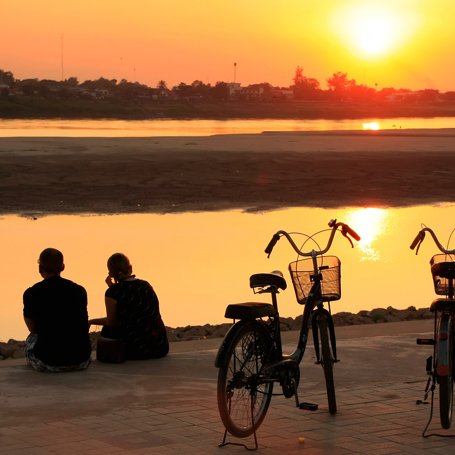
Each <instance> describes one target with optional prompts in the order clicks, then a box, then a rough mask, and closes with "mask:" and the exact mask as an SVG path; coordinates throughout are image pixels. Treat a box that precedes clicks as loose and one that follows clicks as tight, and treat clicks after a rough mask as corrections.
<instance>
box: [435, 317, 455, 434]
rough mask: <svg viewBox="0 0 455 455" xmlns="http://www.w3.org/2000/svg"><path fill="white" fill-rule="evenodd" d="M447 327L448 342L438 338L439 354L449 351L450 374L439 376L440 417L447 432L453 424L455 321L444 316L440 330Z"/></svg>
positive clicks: (441, 319)
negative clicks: (443, 344) (442, 350)
mask: <svg viewBox="0 0 455 455" xmlns="http://www.w3.org/2000/svg"><path fill="white" fill-rule="evenodd" d="M441 326H442V327H445V330H447V333H448V337H447V340H439V336H438V353H439V352H440V351H439V350H440V349H447V350H448V357H447V358H448V366H449V368H448V374H447V375H444V376H438V382H439V416H440V420H441V426H442V428H444V429H445V430H448V429H449V428H450V426H451V424H452V410H453V381H454V377H453V361H454V350H453V343H454V327H453V320H452V318H451V317H450V316H449V315H448V314H442V315H441V318H440V320H439V328H438V333H439V329H440V328H441ZM441 342H445V343H447V345H446V346H440V345H439V343H441Z"/></svg>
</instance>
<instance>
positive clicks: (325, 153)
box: [0, 129, 455, 216]
mask: <svg viewBox="0 0 455 455" xmlns="http://www.w3.org/2000/svg"><path fill="white" fill-rule="evenodd" d="M454 169H455V129H441V130H435V129H432V130H388V131H387V130H382V131H375V132H373V131H353V132H346V131H343V132H296V133H292V132H286V133H279V132H277V133H263V134H255V135H253V134H251V135H218V136H209V137H152V138H0V213H1V214H20V215H24V216H42V215H46V214H53V213H56V214H60V213H62V214H63V213H65V214H71V213H105V214H115V213H141V212H142V213H171V212H185V211H219V210H228V209H241V210H248V211H264V210H272V209H278V208H286V207H323V208H336V207H351V206H361V207H363V206H365V207H366V206H368V207H371V206H374V207H405V206H412V205H424V204H433V203H445V202H455V185H454V183H453V176H454Z"/></svg>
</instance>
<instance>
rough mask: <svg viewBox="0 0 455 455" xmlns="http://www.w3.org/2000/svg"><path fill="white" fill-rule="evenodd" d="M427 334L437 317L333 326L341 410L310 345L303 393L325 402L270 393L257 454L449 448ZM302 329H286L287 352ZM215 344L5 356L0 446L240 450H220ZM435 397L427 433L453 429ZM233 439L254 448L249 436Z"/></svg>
mask: <svg viewBox="0 0 455 455" xmlns="http://www.w3.org/2000/svg"><path fill="white" fill-rule="evenodd" d="M431 331H432V321H430V320H427V321H412V322H405V323H387V324H374V325H368V326H350V327H339V328H337V338H338V350H339V357H340V359H341V361H340V362H339V363H338V364H336V365H335V370H334V371H335V382H336V387H337V389H336V391H337V401H338V413H337V414H336V415H335V416H332V415H330V414H329V412H328V409H327V400H326V396H325V385H324V379H323V373H322V369H321V368H320V367H319V366H316V365H314V364H313V362H314V354H313V351H314V350H313V349H312V347H311V346H309V348H308V350H307V352H306V354H305V357H304V360H303V362H302V364H301V381H300V387H299V395H300V399H301V400H303V401H311V402H315V403H319V405H320V406H319V410H318V411H315V412H310V411H302V410H299V409H297V408H296V407H295V402H294V401H293V399H289V400H286V399H285V398H284V397H282V396H276V397H273V398H272V403H271V407H270V409H269V412H268V414H267V416H266V418H265V420H264V422H263V424H262V426H261V427H260V428H259V430H258V442H259V449H258V451H257V453H261V454H300V453H302V454H322V453H333V454H337V455H338V454H339V455H343V454H349V453H356V454H357V453H359V454H367V453H368V454H378V455H379V454H398V453H410V454H420V453H422V454H423V453H425V454H427V453H428V451H430V452H431V453H432V454H449V453H450V454H452V453H453V451H454V449H455V439H451V438H439V437H430V438H428V439H425V438H423V437H422V436H421V434H422V430H423V428H424V427H425V425H426V423H427V421H428V417H429V412H430V408H429V405H425V404H424V405H417V404H416V400H418V399H423V391H424V387H425V383H426V380H427V376H426V374H425V358H426V357H427V356H428V355H429V354H430V353H431V351H432V349H431V348H430V347H426V346H417V345H416V344H415V338H416V337H417V336H424V335H425V334H427V335H428V334H429V333H431ZM297 336H298V333H297V332H287V333H284V334H283V340H284V350H285V352H290V351H291V350H292V348H293V344H294V343H295V340H296V339H297ZM220 342H221V340H220V339H218V340H213V339H211V340H201V341H194V342H181V343H172V344H171V352H170V354H169V355H168V356H167V357H166V358H164V359H160V360H150V361H135V362H126V363H124V364H120V365H108V364H102V363H99V362H97V361H96V360H95V361H94V362H93V364H92V365H91V366H90V368H89V369H88V370H87V371H84V372H77V373H61V374H44V373H37V372H35V371H33V370H31V369H30V368H29V367H28V366H26V365H25V364H24V360H23V359H18V360H6V361H2V362H0V404H1V406H0V453H1V454H8V455H16V454H43V455H44V454H97V455H98V454H108V453H116V454H121V455H126V454H149V453H150V454H151V453H153V454H174V453H175V454H180V453H188V454H190V453H195V454H208V453H217V454H218V453H219V454H223V453H244V449H243V448H242V447H237V446H225V447H222V448H219V447H218V444H219V443H220V442H221V441H222V438H223V434H224V428H223V426H222V423H221V421H220V418H219V415H218V410H217V404H216V382H217V373H218V370H217V369H215V368H214V366H213V362H214V358H215V355H216V351H217V348H218V346H219V344H220ZM276 391H278V388H277V389H276ZM437 397H438V395H437V392H436V394H435V398H436V400H435V415H434V418H433V422H432V425H431V426H430V431H429V432H430V433H432V432H437V433H440V434H455V423H454V427H453V429H452V430H448V431H445V430H442V428H441V427H440V424H439V416H438V407H437V406H438V402H437ZM300 438H305V441H304V442H303V443H302V442H299V439H300ZM228 440H229V441H233V442H244V443H246V444H247V445H248V446H250V447H251V446H252V445H253V440H252V438H247V439H246V440H236V439H235V438H232V437H229V436H228Z"/></svg>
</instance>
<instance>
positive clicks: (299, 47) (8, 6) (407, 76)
mask: <svg viewBox="0 0 455 455" xmlns="http://www.w3.org/2000/svg"><path fill="white" fill-rule="evenodd" d="M1 16H2V25H1V28H0V43H1V50H0V69H3V70H5V71H11V72H13V74H14V76H15V78H16V79H26V78H39V79H55V80H61V79H62V73H63V78H65V79H66V78H69V77H72V76H75V77H77V78H78V80H79V82H83V81H85V80H87V79H98V78H99V77H106V78H108V79H117V80H118V81H119V82H120V80H121V79H127V80H128V81H132V82H136V81H138V82H140V83H143V84H147V85H149V86H156V84H157V82H158V81H159V80H160V79H163V80H165V81H166V82H167V83H168V86H169V87H172V86H173V85H177V84H179V83H180V82H185V83H187V84H190V83H191V82H193V81H194V80H196V79H198V80H201V81H203V82H204V83H208V82H209V83H211V84H212V85H214V84H215V83H216V82H217V81H225V82H232V81H233V80H234V63H237V67H236V81H237V82H241V83H242V85H248V84H252V83H259V82H269V83H271V84H272V85H275V86H283V87H287V86H289V85H290V84H292V78H293V76H294V73H295V69H296V67H297V65H299V66H302V67H303V68H304V75H305V76H307V77H314V78H316V79H318V80H319V82H320V83H321V88H323V89H326V88H327V85H326V82H325V81H326V79H327V78H328V77H330V76H331V75H332V74H333V73H334V72H337V71H342V72H347V73H348V77H349V78H350V79H355V80H356V81H357V83H359V84H366V85H369V86H375V84H377V88H378V89H381V88H384V87H395V88H409V89H413V90H418V89H425V88H435V89H439V90H440V91H443V92H444V91H448V90H455V77H454V70H455V55H454V54H455V47H454V43H455V27H454V26H453V18H454V17H455V2H454V1H453V0H438V1H435V2H431V1H429V0H381V1H375V0H372V1H368V0H323V1H316V0H280V1H273V0H261V1H259V0H242V1H238V0H231V1H229V2H226V1H221V0H191V1H189V0H165V1H161V2H159V1H152V0H129V1H118V0H109V1H107V0H95V1H93V0H91V1H87V0H79V1H77V2H62V1H61V0H59V1H57V0H41V1H39V2H37V1H36V0H34V1H32V0H21V1H17V2H12V1H5V0H3V1H2V2H1ZM62 37H63V39H62ZM62 43H63V46H62ZM62 48H63V72H62Z"/></svg>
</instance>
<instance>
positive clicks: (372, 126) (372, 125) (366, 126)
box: [363, 122, 379, 131]
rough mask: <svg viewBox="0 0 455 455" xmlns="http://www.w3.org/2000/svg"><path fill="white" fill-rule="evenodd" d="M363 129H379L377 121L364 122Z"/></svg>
mask: <svg viewBox="0 0 455 455" xmlns="http://www.w3.org/2000/svg"><path fill="white" fill-rule="evenodd" d="M363 129H364V130H374V131H377V130H379V123H377V122H371V123H364V124H363Z"/></svg>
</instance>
